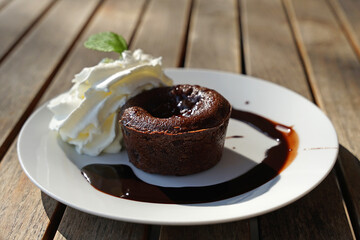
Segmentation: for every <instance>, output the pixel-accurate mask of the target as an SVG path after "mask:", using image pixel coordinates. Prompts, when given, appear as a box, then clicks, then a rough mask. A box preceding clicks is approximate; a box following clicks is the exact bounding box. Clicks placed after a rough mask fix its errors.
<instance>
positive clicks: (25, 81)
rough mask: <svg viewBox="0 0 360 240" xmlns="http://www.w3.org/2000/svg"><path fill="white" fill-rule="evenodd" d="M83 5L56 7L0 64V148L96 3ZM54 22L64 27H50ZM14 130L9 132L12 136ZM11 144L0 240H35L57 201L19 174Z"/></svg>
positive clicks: (2, 172)
mask: <svg viewBox="0 0 360 240" xmlns="http://www.w3.org/2000/svg"><path fill="white" fill-rule="evenodd" d="M86 2H87V4H88V5H87V6H85V7H84V5H85V4H80V1H78V3H74V2H73V1H62V2H59V3H58V4H56V5H55V6H54V8H52V9H51V10H50V11H49V12H48V14H47V15H46V17H44V21H42V22H41V23H39V25H37V26H36V27H35V28H34V29H33V31H32V32H31V33H29V35H28V37H27V38H26V40H24V41H23V42H22V43H21V45H19V46H18V47H17V49H16V50H15V51H14V52H13V54H12V55H10V56H9V58H7V59H6V60H5V61H4V62H3V63H2V65H1V66H0V72H1V75H0V84H1V86H2V87H1V88H0V92H1V96H2V99H3V100H2V103H1V104H0V126H1V144H3V141H4V139H5V137H6V135H8V133H9V132H10V131H11V129H12V128H13V127H14V125H15V124H16V122H17V121H18V119H19V118H20V116H21V115H22V113H23V112H24V111H25V109H26V108H27V107H28V102H29V101H31V100H32V99H33V98H34V96H35V95H36V93H37V92H38V91H39V89H40V87H41V85H42V83H44V82H45V81H46V79H47V77H48V76H49V75H50V74H51V72H52V71H53V70H54V68H55V66H56V62H57V61H59V60H60V59H61V57H62V55H63V54H64V52H65V51H66V50H67V48H68V47H69V46H70V45H71V42H72V40H73V39H74V37H75V36H76V33H77V32H78V31H79V30H80V29H81V27H82V25H83V24H84V23H85V22H86V20H87V18H88V17H89V15H90V14H91V12H92V10H93V9H94V8H95V7H96V4H97V1H86ZM76 8H78V9H76ZM66 18H69V19H68V20H64V19H66ZM74 21H75V22H74ZM59 22H62V23H64V26H61V27H54V25H58V23H59ZM59 39H61V41H59ZM18 130H19V129H15V130H14V131H12V133H13V134H14V135H16V134H17V132H18ZM12 140H15V141H14V142H12V145H11V147H10V149H9V150H8V151H7V153H6V155H5V157H4V158H3V159H2V161H1V163H0V190H1V193H2V194H0V201H1V203H2V204H1V205H0V217H1V219H3V221H0V232H1V238H2V239H40V238H41V237H42V236H43V235H44V234H45V232H46V229H47V226H48V224H49V219H51V218H52V216H53V214H54V212H55V209H56V206H57V204H58V203H57V202H56V201H54V200H53V199H51V198H49V197H48V196H46V195H45V194H43V193H41V191H40V190H39V189H37V188H36V187H35V186H34V185H33V184H32V183H31V182H30V180H29V179H28V178H27V177H26V176H25V174H24V173H23V171H22V170H21V167H20V165H19V162H18V157H17V154H16V143H15V142H16V139H12ZM10 143H11V142H10ZM10 143H9V144H10ZM6 150H7V149H5V150H4V151H3V152H2V154H4V153H5V151H6ZM1 157H3V156H1Z"/></svg>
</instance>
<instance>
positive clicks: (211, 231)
mask: <svg viewBox="0 0 360 240" xmlns="http://www.w3.org/2000/svg"><path fill="white" fill-rule="evenodd" d="M160 239H161V240H170V239H171V240H176V239H179V240H180V239H187V240H191V239H194V240H197V239H214V240H215V239H219V240H222V239H250V237H249V223H248V221H237V222H231V223H223V224H215V225H204V226H187V227H183V226H166V227H162V231H161V234H160Z"/></svg>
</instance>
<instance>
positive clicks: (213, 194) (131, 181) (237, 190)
mask: <svg viewBox="0 0 360 240" xmlns="http://www.w3.org/2000/svg"><path fill="white" fill-rule="evenodd" d="M231 117H232V118H234V119H237V120H240V121H242V122H245V123H247V124H249V125H251V126H252V127H254V128H256V129H258V130H259V131H261V132H262V133H264V134H266V135H267V136H269V137H270V138H273V139H275V140H277V141H278V142H279V144H278V145H276V146H274V147H272V148H270V149H268V151H267V153H266V157H265V159H264V160H263V161H262V162H261V163H260V164H258V165H256V166H255V167H254V168H252V169H250V170H249V171H248V172H246V173H245V174H242V175H240V176H238V177H236V178H234V179H232V180H229V181H226V182H223V183H219V184H215V185H210V186H204V187H181V188H172V187H160V186H155V185H151V184H148V183H145V182H143V181H142V180H140V179H139V178H138V177H136V176H135V174H134V173H133V171H132V170H131V168H130V167H128V166H126V165H105V164H92V165H88V166H85V167H84V168H83V169H81V172H82V174H83V175H84V176H85V178H86V179H87V181H89V183H90V184H91V185H92V186H93V187H94V188H96V189H98V190H100V191H102V192H104V193H107V194H110V195H112V196H116V197H119V198H123V199H129V200H135V201H142V202H151V203H176V204H191V203H206V202H214V201H219V200H224V199H228V198H231V197H235V196H238V195H240V194H243V193H246V192H248V191H251V190H253V189H255V188H257V187H259V186H261V185H263V184H265V183H267V182H268V181H270V180H271V179H273V178H274V177H276V176H277V175H278V174H279V173H280V172H281V171H282V170H283V169H284V168H286V167H287V166H288V165H289V164H290V163H291V162H292V160H293V159H294V158H295V156H296V153H297V148H298V137H297V134H296V132H295V131H294V130H293V129H292V128H291V127H288V126H284V125H282V124H279V123H276V122H274V121H271V120H269V119H266V118H264V117H261V116H259V115H256V114H254V113H250V112H245V111H240V110H236V109H233V110H232V115H231ZM279 129H286V130H287V131H281V130H279Z"/></svg>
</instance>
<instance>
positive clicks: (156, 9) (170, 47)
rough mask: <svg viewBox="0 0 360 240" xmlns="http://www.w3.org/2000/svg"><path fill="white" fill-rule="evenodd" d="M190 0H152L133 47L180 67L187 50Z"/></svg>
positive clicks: (163, 61)
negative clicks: (184, 47) (186, 38)
mask: <svg viewBox="0 0 360 240" xmlns="http://www.w3.org/2000/svg"><path fill="white" fill-rule="evenodd" d="M189 8H190V0H152V1H150V3H149V6H148V9H147V11H146V12H145V15H144V16H143V19H142V21H141V24H140V26H139V28H138V31H137V32H136V35H135V38H134V42H133V46H132V48H133V49H136V48H141V49H143V50H144V51H145V52H148V53H151V55H153V56H162V58H163V60H162V63H163V66H164V67H165V68H166V67H177V66H179V64H180V59H181V55H182V51H183V44H184V40H185V39H184V37H185V34H186V30H187V19H188V13H189Z"/></svg>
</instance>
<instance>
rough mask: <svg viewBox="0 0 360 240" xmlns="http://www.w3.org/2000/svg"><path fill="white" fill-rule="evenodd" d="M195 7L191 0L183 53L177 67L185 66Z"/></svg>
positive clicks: (183, 40) (183, 41)
mask: <svg viewBox="0 0 360 240" xmlns="http://www.w3.org/2000/svg"><path fill="white" fill-rule="evenodd" d="M193 9H194V0H190V4H189V9H188V11H187V12H188V16H187V23H186V30H185V34H184V37H183V39H182V48H181V54H180V58H179V61H178V63H177V64H176V65H177V67H181V68H183V67H184V66H185V61H186V53H187V46H188V41H189V32H190V28H191V18H192V12H193Z"/></svg>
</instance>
